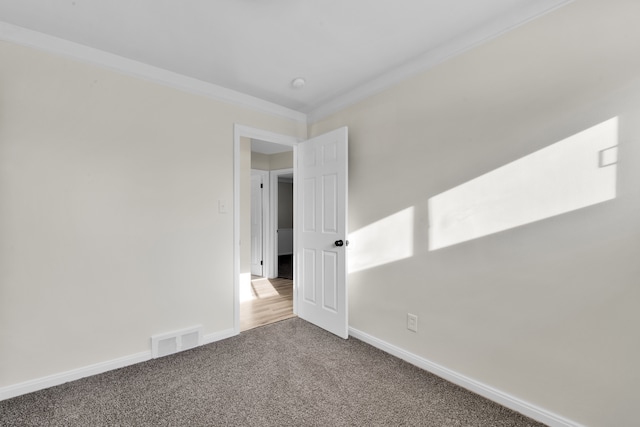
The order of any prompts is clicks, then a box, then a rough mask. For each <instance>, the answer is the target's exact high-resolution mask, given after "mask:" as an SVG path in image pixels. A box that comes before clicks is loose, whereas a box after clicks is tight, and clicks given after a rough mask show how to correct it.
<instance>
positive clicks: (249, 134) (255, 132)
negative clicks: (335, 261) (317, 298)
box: [233, 124, 304, 335]
mask: <svg viewBox="0 0 640 427" xmlns="http://www.w3.org/2000/svg"><path fill="white" fill-rule="evenodd" d="M243 137H244V138H253V139H260V140H262V141H267V142H271V143H274V144H281V145H287V146H290V147H293V176H294V182H295V177H296V169H297V167H296V165H297V155H298V152H297V150H298V147H297V145H298V143H299V142H300V141H303V140H304V139H303V138H297V137H295V136H290V135H283V134H279V133H275V132H270V131H267V130H263V129H258V128H253V127H250V126H245V125H239V124H234V126H233V330H234V334H236V335H237V334H239V333H240V282H241V280H249V281H251V274H250V273H251V272H249V275H248V277H246V278H245V277H242V278H241V277H240V274H241V273H240V172H241V171H240V138H243ZM293 203H294V207H295V203H296V202H295V193H294V202H293ZM295 215H296V213H295V212H294V221H295ZM293 244H294V253H295V244H296V243H295V239H294V243H293ZM294 274H296V273H295V272H294ZM294 277H295V276H294ZM296 299H297V296H296V287H295V286H294V287H293V301H294V305H293V312H294V313H296Z"/></svg>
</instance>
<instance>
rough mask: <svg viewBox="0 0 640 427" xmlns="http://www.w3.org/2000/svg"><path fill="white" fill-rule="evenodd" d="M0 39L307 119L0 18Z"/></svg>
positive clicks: (253, 107)
mask: <svg viewBox="0 0 640 427" xmlns="http://www.w3.org/2000/svg"><path fill="white" fill-rule="evenodd" d="M0 40H2V41H6V42H11V43H15V44H19V45H22V46H28V47H32V48H36V49H41V50H44V51H46V52H50V53H54V54H58V55H63V56H67V57H71V58H74V59H76V60H79V61H82V62H85V63H89V64H93V65H98V66H101V67H105V68H109V69H112V70H115V71H118V72H120V73H122V74H126V75H130V76H134V77H138V78H142V79H145V80H149V81H152V82H155V83H159V84H162V85H164V86H169V87H172V88H175V89H179V90H183V91H185V92H190V93H194V94H197V95H201V96H206V97H208V98H211V99H215V100H217V101H222V102H227V103H229V104H233V105H237V106H240V107H245V108H250V109H252V110H257V111H260V112H263V113H267V114H272V115H274V116H279V117H284V118H287V119H291V120H295V121H297V122H300V123H305V124H306V123H307V116H306V114H304V113H301V112H299V111H295V110H292V109H290V108H286V107H283V106H281V105H277V104H274V103H272V102H268V101H265V100H263V99H260V98H256V97H254V96H251V95H247V94H244V93H241V92H237V91H235V90H231V89H227V88H225V87H222V86H218V85H214V84H212V83H207V82H204V81H202V80H198V79H194V78H192V77H187V76H185V75H182V74H178V73H174V72H172V71H168V70H165V69H162V68H158V67H154V66H152V65H147V64H144V63H142V62H138V61H134V60H131V59H128V58H124V57H122V56H118V55H114V54H112V53H108V52H105V51H102V50H99V49H95V48H92V47H88V46H85V45H81V44H78V43H74V42H70V41H68V40H64V39H60V38H57V37H53V36H50V35H47V34H43V33H39V32H37V31H33V30H29V29H26V28H23V27H18V26H16V25H12V24H8V23H6V22H2V21H0Z"/></svg>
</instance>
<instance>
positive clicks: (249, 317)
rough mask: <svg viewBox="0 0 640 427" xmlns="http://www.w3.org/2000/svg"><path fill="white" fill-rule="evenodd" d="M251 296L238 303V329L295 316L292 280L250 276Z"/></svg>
mask: <svg viewBox="0 0 640 427" xmlns="http://www.w3.org/2000/svg"><path fill="white" fill-rule="evenodd" d="M251 296H252V298H251V299H248V300H247V301H243V302H241V303H240V331H246V330H249V329H253V328H255V327H258V326H263V325H267V324H269V323H273V322H277V321H279V320H284V319H289V318H291V317H295V315H294V314H293V280H290V279H283V278H276V279H266V278H264V277H257V276H252V277H251Z"/></svg>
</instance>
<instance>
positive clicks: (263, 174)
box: [251, 169, 273, 277]
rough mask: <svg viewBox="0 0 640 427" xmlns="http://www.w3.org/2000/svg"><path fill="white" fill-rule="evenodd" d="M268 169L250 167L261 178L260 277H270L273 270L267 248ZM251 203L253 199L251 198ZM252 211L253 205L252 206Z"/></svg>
mask: <svg viewBox="0 0 640 427" xmlns="http://www.w3.org/2000/svg"><path fill="white" fill-rule="evenodd" d="M269 175H270V173H269V171H265V170H261V169H251V176H252V177H254V176H259V177H260V178H261V180H262V182H261V183H262V194H261V197H260V213H261V215H262V224H261V226H260V231H261V236H260V244H261V246H262V247H261V248H260V251H261V253H262V261H263V262H262V277H271V275H272V273H273V271H272V270H271V269H270V267H271V256H272V255H271V252H270V250H269V248H270V247H271V246H272V243H271V241H270V240H269V239H270V236H269V235H270V233H269V225H270V224H271V221H270V217H269V211H270V210H269V207H270V202H271V200H270V188H269V185H270V182H269V181H270V180H269ZM251 203H253V200H251ZM252 212H253V207H252ZM251 253H253V240H251Z"/></svg>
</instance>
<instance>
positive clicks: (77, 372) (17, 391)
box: [0, 329, 237, 401]
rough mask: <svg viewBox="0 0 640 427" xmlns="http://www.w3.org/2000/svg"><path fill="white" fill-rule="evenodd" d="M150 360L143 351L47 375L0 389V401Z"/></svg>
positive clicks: (207, 340)
mask: <svg viewBox="0 0 640 427" xmlns="http://www.w3.org/2000/svg"><path fill="white" fill-rule="evenodd" d="M234 335H237V333H236V332H235V331H234V330H233V329H225V330H223V331H220V332H215V333H213V334H208V335H204V336H203V337H202V341H201V344H200V345H206V344H211V343H213V342H216V341H220V340H223V339H227V338H231V337H232V336H234ZM151 359H152V357H151V351H143V352H141V353H137V354H132V355H129V356H124V357H119V358H117V359H113V360H108V361H106V362H100V363H95V364H93V365H89V366H84V367H82V368H77V369H72V370H70V371H66V372H61V373H58V374H53V375H48V376H46V377H42V378H36V379H33V380H29V381H25V382H22V383H18V384H14V385H10V386H6V387H0V401H2V400H6V399H11V398H12V397H16V396H21V395H23V394H27V393H33V392H34V391H38V390H44V389H45V388H49V387H54V386H57V385H60V384H64V383H68V382H70V381H75V380H79V379H82V378H86V377H90V376H92V375H98V374H102V373H104V372H108V371H112V370H114V369H120V368H124V367H126V366H131V365H135V364H137V363H142V362H146V361H148V360H151Z"/></svg>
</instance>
